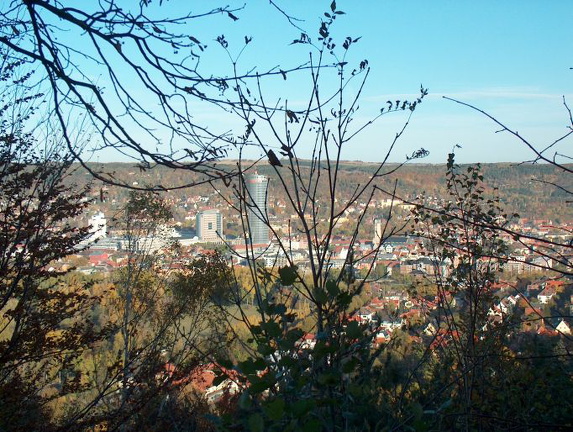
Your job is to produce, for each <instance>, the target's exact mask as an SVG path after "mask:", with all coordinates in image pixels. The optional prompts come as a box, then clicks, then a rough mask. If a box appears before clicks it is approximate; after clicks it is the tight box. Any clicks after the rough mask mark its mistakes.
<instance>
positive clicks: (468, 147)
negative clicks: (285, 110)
mask: <svg viewBox="0 0 573 432" xmlns="http://www.w3.org/2000/svg"><path fill="white" fill-rule="evenodd" d="M231 4H232V3H231ZM240 4H242V3H240ZM279 4H281V5H283V6H284V8H285V10H287V11H288V12H289V13H291V14H292V15H293V16H295V17H298V18H300V19H302V20H304V21H301V22H300V26H301V27H303V28H305V29H308V31H309V34H312V33H313V32H316V29H317V28H318V23H319V21H320V16H321V15H322V12H324V11H327V10H328V9H329V6H330V1H316V0H313V1H312V2H311V1H309V0H306V1H304V0H293V1H290V2H282V3H279ZM572 6H573V4H572V3H571V2H570V1H568V0H552V1H533V0H506V1H479V2H478V1H463V0H459V1H438V0H435V1H426V0H420V1H407V0H404V1H389V0H376V1H370V0H352V1H349V0H346V1H345V0H339V1H338V2H337V7H338V9H339V10H343V11H344V12H346V14H345V15H344V16H341V17H340V19H338V22H337V27H335V28H334V31H335V37H337V38H339V39H340V42H339V43H341V42H342V40H343V39H344V37H346V36H352V37H358V36H361V40H360V41H359V42H358V44H356V46H355V47H353V51H352V58H355V59H356V60H359V59H362V58H367V59H368V60H369V64H370V66H371V75H370V78H369V81H368V84H367V87H366V91H365V93H364V97H363V105H364V108H365V109H364V112H363V113H362V114H363V115H366V112H367V111H368V110H370V111H371V112H372V113H375V112H377V110H378V109H379V107H382V106H385V102H386V100H388V99H391V100H395V99H399V98H401V97H403V96H410V97H411V96H414V95H415V94H416V93H417V91H418V89H419V87H420V84H423V85H424V86H425V87H427V88H428V89H429V91H430V96H429V97H428V99H427V100H426V101H425V102H424V103H423V104H422V106H421V107H420V109H419V110H417V112H416V113H415V116H414V119H413V121H412V122H411V125H410V127H409V129H408V130H407V132H406V134H405V135H404V138H403V140H402V143H401V144H400V147H399V148H398V150H397V151H396V153H395V157H394V158H393V159H394V160H395V161H398V160H401V159H402V158H403V157H404V155H405V154H407V153H410V152H411V151H412V150H413V149H415V148H418V147H420V146H421V147H424V148H426V149H427V150H429V151H430V152H431V154H430V157H428V158H427V159H426V161H428V162H444V161H445V158H446V154H447V152H448V151H449V150H450V149H451V148H452V147H453V146H454V145H455V144H459V145H461V146H462V149H460V150H458V160H459V161H461V162H499V161H522V160H525V159H528V158H530V156H531V155H530V153H528V152H527V150H526V149H525V148H524V146H523V145H520V144H518V143H517V142H516V141H515V139H512V138H511V137H509V136H508V135H506V134H496V133H495V131H496V130H497V129H498V128H497V127H496V126H495V125H494V124H493V123H491V122H490V121H488V120H486V119H485V118H484V117H483V116H482V115H480V114H479V113H477V112H474V111H472V110H469V109H468V108H464V107H462V106H459V105H456V104H454V103H453V102H450V101H447V100H444V99H443V98H442V96H449V97H453V98H456V99H459V100H461V101H464V102H467V103H470V104H473V105H476V106H478V107H480V108H483V109H485V110H487V111H488V112H489V113H491V114H492V115H494V116H495V117H497V118H498V119H500V120H501V121H503V122H505V123H506V124H507V125H508V126H510V127H512V128H514V129H516V130H518V131H519V132H520V133H521V134H523V135H524V136H526V137H528V138H529V139H531V141H532V142H534V143H537V144H538V145H539V146H543V145H544V144H547V143H549V142H550V141H552V140H553V139H555V138H557V137H558V136H560V135H561V134H563V133H564V132H565V128H566V126H567V124H568V115H567V112H566V110H565V109H564V107H563V104H562V96H563V95H565V96H566V97H568V98H569V100H570V101H571V104H572V105H573V85H572V84H573V70H571V69H570V68H571V67H573V56H572V55H571V47H572V42H573V25H572V24H571V23H573V7H572ZM237 15H238V16H239V17H240V19H239V20H238V21H237V22H229V23H228V27H227V28H225V31H224V32H225V34H226V36H227V35H228V37H229V39H231V40H232V38H233V36H235V37H239V35H241V34H245V35H246V34H249V35H251V36H253V37H254V39H253V42H252V45H251V46H250V47H249V51H248V52H246V53H244V54H243V57H241V60H240V62H239V65H242V64H244V65H245V67H246V66H247V65H249V64H251V62H253V61H255V62H258V63H259V64H261V63H262V64H265V63H266V64H267V65H270V66H272V65H274V64H279V63H280V64H281V65H285V64H286V65H288V64H294V63H296V62H297V60H299V59H303V60H304V59H305V53H304V50H305V49H306V48H305V47H304V46H303V47H302V49H301V47H298V46H289V42H290V41H291V40H292V39H293V38H294V37H297V33H298V31H297V30H296V29H293V28H291V27H289V26H288V25H287V24H286V22H284V20H283V19H281V17H280V14H278V13H277V12H276V11H274V10H273V9H272V8H271V7H270V6H268V4H266V2H263V1H260V2H257V1H252V2H247V4H246V6H245V9H244V10H243V11H241V12H240V13H238V14H237ZM218 30H220V29H218ZM221 33H223V32H221ZM251 56H252V57H251ZM291 82H292V81H291ZM292 85H293V87H297V85H296V84H295V83H293V84H292ZM288 96H289V97H293V96H292V95H288ZM402 120H403V119H402V118H399V117H395V118H391V117H387V118H385V119H384V120H382V121H381V122H380V123H378V124H377V125H376V126H375V127H373V128H372V129H370V130H369V131H368V132H366V133H365V134H364V135H362V136H360V137H359V138H358V139H357V140H356V142H355V143H353V146H352V149H351V151H349V152H348V153H346V154H345V156H346V158H347V159H353V160H376V159H377V158H378V157H379V156H380V154H381V152H378V151H377V150H375V149H378V148H380V146H382V147H383V146H384V144H383V143H384V142H385V141H387V140H388V139H390V138H391V137H392V136H393V135H394V133H395V131H396V130H397V128H398V127H399V125H400V124H401V121H402ZM569 144H570V143H569Z"/></svg>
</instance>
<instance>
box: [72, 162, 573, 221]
mask: <svg viewBox="0 0 573 432" xmlns="http://www.w3.org/2000/svg"><path fill="white" fill-rule="evenodd" d="M221 165H223V166H224V165H228V166H229V168H231V167H233V166H235V165H236V163H235V162H233V161H224V162H222V163H221ZM300 165H301V167H302V169H303V170H304V169H308V166H309V162H307V161H302V162H301V163H300ZM93 167H96V165H95V164H94V165H93ZM97 167H98V168H100V169H103V170H104V171H105V172H108V173H113V175H114V177H115V178H120V179H124V180H126V181H127V182H128V183H129V184H136V185H138V186H144V185H148V184H158V183H161V184H166V185H180V184H184V183H188V182H193V181H196V180H198V179H199V177H198V176H197V175H196V174H194V173H191V172H185V171H180V170H172V169H168V168H164V167H154V168H152V169H149V170H145V171H142V170H140V169H139V168H137V167H134V166H133V165H131V164H124V163H108V164H98V165H97ZM377 167H378V166H377V164H374V163H366V162H343V163H342V164H341V171H340V174H339V177H338V188H339V191H340V194H341V195H340V199H346V198H348V197H350V195H351V193H352V192H353V191H354V189H355V187H356V185H357V184H364V182H365V181H366V180H367V179H368V177H369V176H371V175H372V174H373V173H374V172H375V170H376V169H377ZM76 168H77V169H76V170H75V172H74V173H73V174H72V176H71V181H73V182H74V183H76V184H78V185H83V184H86V183H88V182H92V187H93V191H94V192H93V194H94V198H96V200H97V199H98V197H99V196H100V195H101V194H100V192H101V189H102V188H105V202H104V203H100V204H99V207H102V208H103V209H104V210H106V207H110V209H109V210H113V208H119V207H120V205H121V203H122V202H124V201H125V199H126V197H127V193H128V192H127V190H125V189H122V188H117V187H106V186H104V185H103V184H102V183H101V182H98V181H94V180H93V179H92V177H91V176H90V175H89V174H88V173H87V172H86V171H85V170H84V169H83V168H81V167H79V166H78V167H76ZM396 168H398V165H395V164H389V165H386V166H385V167H384V168H383V170H382V171H381V174H385V173H389V172H392V171H394V170H396ZM256 169H257V170H258V172H259V173H260V174H264V175H267V176H269V177H270V179H271V181H270V183H269V196H270V197H272V198H273V199H281V198H282V196H281V194H282V192H281V191H280V188H279V187H278V185H279V182H278V179H276V174H275V172H274V169H273V167H271V166H270V165H268V164H267V163H266V162H265V163H260V164H258V165H257V166H256ZM279 169H280V170H283V171H284V170H286V169H287V168H285V167H283V168H279ZM482 169H483V173H484V176H485V182H486V184H487V185H488V186H489V187H490V189H489V191H488V192H489V193H494V192H493V190H494V188H497V189H498V190H497V194H498V195H499V197H500V198H501V200H502V202H503V203H504V206H505V207H506V209H507V211H509V212H512V213H513V212H517V213H519V214H520V215H521V216H522V217H527V218H537V219H552V220H553V221H554V222H556V223H558V222H559V221H565V220H573V207H572V205H571V204H570V203H567V200H569V199H570V197H569V196H568V195H567V193H566V192H564V191H563V190H562V189H559V188H556V187H555V186H554V184H559V185H560V186H562V187H563V188H564V189H567V190H573V177H572V176H567V175H564V174H563V173H562V172H561V171H560V170H558V169H557V168H555V167H553V166H550V165H544V164H537V165H526V164H517V165H516V164H508V163H496V164H483V165H482ZM445 171H446V168H445V165H443V164H440V165H434V164H419V163H417V164H409V165H405V166H402V167H400V168H399V169H398V170H396V171H395V172H393V173H391V174H388V175H381V176H380V177H379V178H378V179H377V180H376V184H377V185H378V186H379V187H380V188H381V189H385V190H392V189H393V187H394V184H396V191H397V195H398V196H399V197H403V198H406V199H414V198H415V197H416V196H418V195H420V194H421V193H425V194H426V195H429V196H437V197H443V196H445V184H446V182H445ZM285 172H286V171H285ZM324 174H326V173H324ZM323 177H324V179H326V176H325V175H323ZM214 187H215V188H217V189H219V190H221V192H222V193H223V194H224V195H226V196H228V197H232V191H231V189H230V188H227V187H225V185H224V184H223V183H222V182H220V181H219V182H216V183H214V185H213V186H212V185H209V184H203V185H199V186H195V187H193V188H187V189H180V190H173V191H169V192H166V195H167V196H168V197H169V198H170V199H171V200H173V203H174V204H175V203H177V202H181V200H184V199H186V198H187V197H189V196H197V195H202V196H213V195H214ZM323 188H326V183H324V186H323ZM326 191H327V189H324V190H323V191H321V192H322V194H323V195H324V194H326ZM380 198H381V196H380Z"/></svg>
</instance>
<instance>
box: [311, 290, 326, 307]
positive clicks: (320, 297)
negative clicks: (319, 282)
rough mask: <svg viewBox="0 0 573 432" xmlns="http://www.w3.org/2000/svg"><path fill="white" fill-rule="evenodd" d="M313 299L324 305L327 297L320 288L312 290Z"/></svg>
mask: <svg viewBox="0 0 573 432" xmlns="http://www.w3.org/2000/svg"><path fill="white" fill-rule="evenodd" d="M314 299H315V300H316V301H317V302H318V303H321V304H324V303H326V302H327V301H328V296H327V295H326V292H324V290H323V289H322V288H319V287H316V288H315V289H314Z"/></svg>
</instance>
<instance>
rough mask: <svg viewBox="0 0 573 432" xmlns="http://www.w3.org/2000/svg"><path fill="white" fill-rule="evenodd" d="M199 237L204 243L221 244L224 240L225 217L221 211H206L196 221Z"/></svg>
mask: <svg viewBox="0 0 573 432" xmlns="http://www.w3.org/2000/svg"><path fill="white" fill-rule="evenodd" d="M195 229H196V231H197V237H199V240H201V241H204V242H219V241H221V239H222V238H223V215H222V214H221V212H220V211H219V210H215V209H213V210H204V211H201V212H199V213H197V217H196V219H195Z"/></svg>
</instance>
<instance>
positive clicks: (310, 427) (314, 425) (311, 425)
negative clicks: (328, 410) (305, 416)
mask: <svg viewBox="0 0 573 432" xmlns="http://www.w3.org/2000/svg"><path fill="white" fill-rule="evenodd" d="M320 430H322V427H321V425H320V421H319V420H318V419H316V418H313V419H310V420H309V421H307V422H306V423H305V424H304V425H303V427H302V431H303V432H317V431H320Z"/></svg>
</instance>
